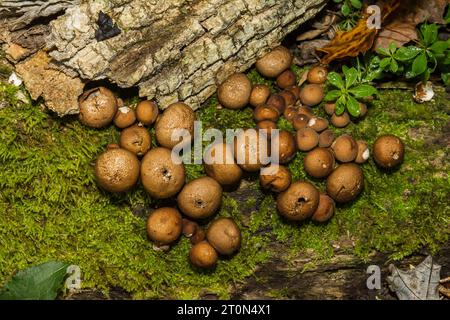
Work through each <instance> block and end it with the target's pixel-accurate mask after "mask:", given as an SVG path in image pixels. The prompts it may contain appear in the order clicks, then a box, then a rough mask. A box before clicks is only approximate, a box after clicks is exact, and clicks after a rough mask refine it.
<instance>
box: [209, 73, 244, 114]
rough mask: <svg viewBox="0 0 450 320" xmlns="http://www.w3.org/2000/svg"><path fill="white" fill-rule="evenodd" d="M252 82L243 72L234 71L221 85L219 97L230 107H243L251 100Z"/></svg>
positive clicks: (220, 101)
mask: <svg viewBox="0 0 450 320" xmlns="http://www.w3.org/2000/svg"><path fill="white" fill-rule="evenodd" d="M251 92H252V83H251V82H250V80H249V79H248V77H247V76H246V75H245V74H243V73H234V74H232V75H231V76H229V77H228V78H226V79H225V81H224V82H222V84H221V85H220V86H219V88H218V90H217V98H218V99H219V103H220V104H221V105H222V106H224V107H225V108H228V109H241V108H243V107H245V106H246V105H247V104H248V103H249V101H250V95H251Z"/></svg>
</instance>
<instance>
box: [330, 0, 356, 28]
mask: <svg viewBox="0 0 450 320" xmlns="http://www.w3.org/2000/svg"><path fill="white" fill-rule="evenodd" d="M333 1H334V2H335V3H340V4H342V5H341V13H342V15H343V16H344V19H343V20H342V21H341V22H340V23H339V27H340V29H342V30H350V29H352V28H353V27H354V26H355V25H356V22H357V21H358V19H359V17H360V10H361V8H362V2H361V1H360V0H333Z"/></svg>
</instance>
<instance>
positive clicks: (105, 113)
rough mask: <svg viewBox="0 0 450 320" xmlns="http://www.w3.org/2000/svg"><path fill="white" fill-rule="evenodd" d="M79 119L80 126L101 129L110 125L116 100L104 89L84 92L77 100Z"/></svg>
mask: <svg viewBox="0 0 450 320" xmlns="http://www.w3.org/2000/svg"><path fill="white" fill-rule="evenodd" d="M78 104H79V107H80V115H79V119H80V121H81V123H82V124H84V125H86V126H88V127H92V128H103V127H105V126H107V125H108V124H110V123H111V122H112V121H113V119H114V116H115V115H116V113H117V99H116V97H115V96H114V94H113V93H112V92H111V91H110V90H109V89H106V88H105V87H98V88H94V89H91V90H88V91H86V92H84V93H83V94H82V95H81V96H80V98H78Z"/></svg>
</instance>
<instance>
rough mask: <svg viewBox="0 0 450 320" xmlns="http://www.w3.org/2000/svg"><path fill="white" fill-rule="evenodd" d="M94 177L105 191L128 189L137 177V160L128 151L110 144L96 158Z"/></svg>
mask: <svg viewBox="0 0 450 320" xmlns="http://www.w3.org/2000/svg"><path fill="white" fill-rule="evenodd" d="M95 178H96V181H97V183H98V184H99V185H100V187H102V188H103V189H105V190H106V191H109V192H124V191H128V190H129V189H131V188H132V187H133V186H134V185H135V184H136V182H137V180H138V178H139V160H138V158H137V157H136V156H135V155H134V154H133V153H131V152H130V151H128V150H125V149H121V148H117V147H116V146H111V147H110V148H108V150H106V151H105V152H103V153H102V154H101V155H100V156H99V157H98V158H97V161H96V162H95Z"/></svg>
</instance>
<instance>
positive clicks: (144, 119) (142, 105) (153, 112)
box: [136, 100, 159, 126]
mask: <svg viewBox="0 0 450 320" xmlns="http://www.w3.org/2000/svg"><path fill="white" fill-rule="evenodd" d="M158 114H159V109H158V106H157V105H156V103H154V102H153V101H149V100H144V101H141V102H139V103H138V105H137V106H136V118H137V120H138V121H139V122H140V123H142V124H143V125H146V126H151V125H152V124H154V123H155V121H156V119H157V118H158Z"/></svg>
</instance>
